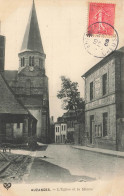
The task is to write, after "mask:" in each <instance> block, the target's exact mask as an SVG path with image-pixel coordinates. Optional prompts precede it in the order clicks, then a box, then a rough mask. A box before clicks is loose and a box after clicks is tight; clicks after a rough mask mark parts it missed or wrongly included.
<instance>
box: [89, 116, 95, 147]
mask: <svg viewBox="0 0 124 196" xmlns="http://www.w3.org/2000/svg"><path fill="white" fill-rule="evenodd" d="M93 129H94V115H92V116H90V144H92V143H93Z"/></svg>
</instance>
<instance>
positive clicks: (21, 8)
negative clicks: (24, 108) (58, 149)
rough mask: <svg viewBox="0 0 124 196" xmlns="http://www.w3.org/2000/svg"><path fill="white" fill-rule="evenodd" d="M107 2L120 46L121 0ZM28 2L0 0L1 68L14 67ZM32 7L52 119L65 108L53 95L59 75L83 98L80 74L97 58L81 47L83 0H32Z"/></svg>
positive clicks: (123, 31)
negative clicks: (3, 42) (74, 85)
mask: <svg viewBox="0 0 124 196" xmlns="http://www.w3.org/2000/svg"><path fill="white" fill-rule="evenodd" d="M91 1H92V0H91ZM91 1H90V2H91ZM95 2H97V0H95ZM98 2H102V1H101V0H99V1H98ZM105 2H107V1H106V0H104V3H105ZM109 2H111V3H116V9H115V10H116V12H115V22H114V28H115V29H116V30H117V32H118V35H119V46H118V48H120V47H122V46H124V22H123V21H124V1H123V0H109ZM31 6H32V0H0V20H1V34H3V35H5V36H6V54H5V55H6V57H5V69H8V70H16V69H18V66H19V59H18V53H19V52H20V48H21V44H22V40H23V36H24V32H25V29H26V25H27V22H28V17H29V13H30V10H31ZM35 7H36V12H37V17H38V23H39V28H40V33H41V38H42V43H43V47H44V51H45V54H46V63H45V66H46V74H47V76H48V78H49V100H50V116H54V117H55V120H56V118H57V117H58V116H61V115H62V114H63V112H65V111H63V110H62V108H61V105H62V102H61V100H59V99H58V98H57V97H56V95H57V92H58V90H60V88H61V79H60V76H61V75H64V76H66V77H68V78H70V79H71V80H72V81H75V82H78V84H79V91H80V93H81V97H83V98H84V80H83V79H82V78H81V76H82V75H83V74H84V73H85V72H86V71H87V70H88V69H89V68H91V67H92V66H93V65H95V64H96V63H97V62H99V61H100V60H101V59H100V58H97V57H94V56H92V55H90V54H89V53H88V52H87V51H86V49H85V48H84V43H83V36H84V34H85V32H86V29H87V25H88V16H89V13H88V12H89V10H88V1H87V0H68V1H67V0H35Z"/></svg>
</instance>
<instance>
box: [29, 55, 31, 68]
mask: <svg viewBox="0 0 124 196" xmlns="http://www.w3.org/2000/svg"><path fill="white" fill-rule="evenodd" d="M29 66H31V56H29Z"/></svg>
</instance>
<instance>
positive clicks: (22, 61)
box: [21, 57, 25, 67]
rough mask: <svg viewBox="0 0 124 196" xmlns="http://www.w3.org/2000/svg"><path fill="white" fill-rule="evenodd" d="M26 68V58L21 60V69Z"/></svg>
mask: <svg viewBox="0 0 124 196" xmlns="http://www.w3.org/2000/svg"><path fill="white" fill-rule="evenodd" d="M24 66H25V58H24V57H23V58H21V67H24Z"/></svg>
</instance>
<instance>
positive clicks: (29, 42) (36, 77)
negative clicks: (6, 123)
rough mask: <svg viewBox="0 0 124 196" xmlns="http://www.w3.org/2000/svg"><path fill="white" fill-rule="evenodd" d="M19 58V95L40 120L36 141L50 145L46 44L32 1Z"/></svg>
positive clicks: (38, 121) (17, 88) (38, 120)
mask: <svg viewBox="0 0 124 196" xmlns="http://www.w3.org/2000/svg"><path fill="white" fill-rule="evenodd" d="M18 56H19V69H18V78H17V83H16V94H17V97H18V99H20V100H21V101H22V103H23V104H24V105H25V107H26V108H27V109H28V110H29V111H30V112H31V114H32V115H33V116H34V117H35V118H36V119H37V131H36V135H37V139H38V141H40V142H43V143H48V142H49V93H48V77H47V76H46V73H45V58H46V55H45V53H44V49H43V44H42V40H41V36H40V30H39V25H38V20H37V15H36V9H35V4H34V1H33V4H32V8H31V12H30V16H29V19H28V24H27V27H26V31H25V34H24V38H23V42H22V46H21V51H20V53H19V54H18Z"/></svg>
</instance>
